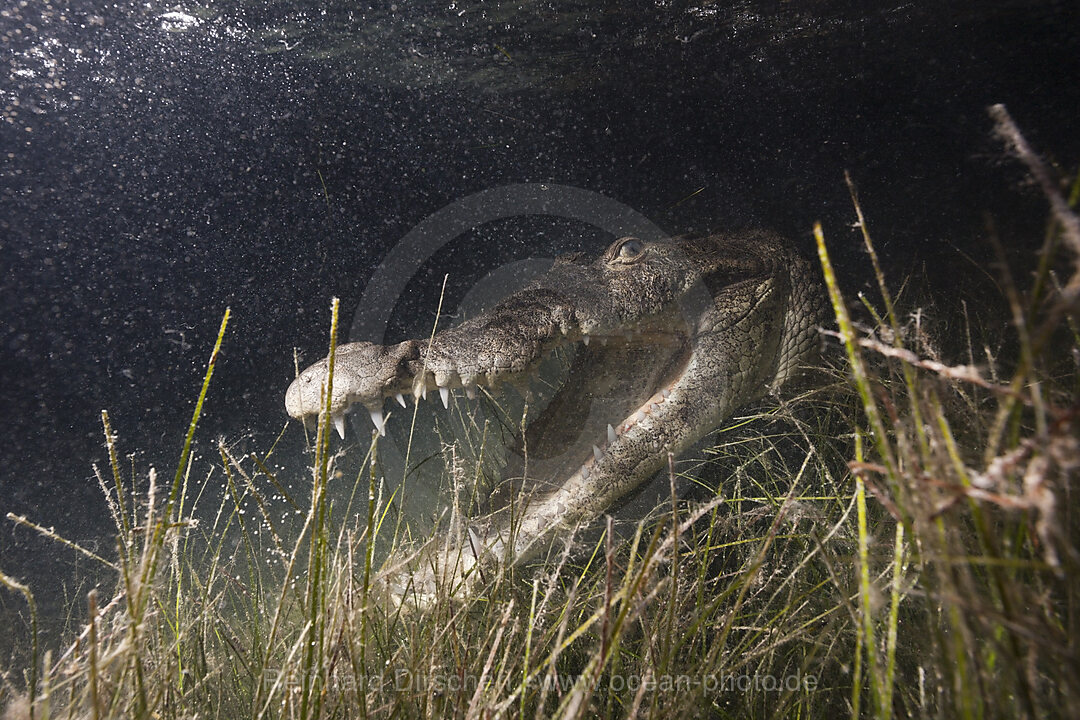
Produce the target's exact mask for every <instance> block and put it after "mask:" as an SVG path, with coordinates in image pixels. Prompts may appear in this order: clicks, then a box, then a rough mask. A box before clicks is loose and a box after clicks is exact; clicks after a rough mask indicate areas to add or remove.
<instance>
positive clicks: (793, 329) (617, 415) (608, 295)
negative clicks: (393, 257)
mask: <svg viewBox="0 0 1080 720" xmlns="http://www.w3.org/2000/svg"><path fill="white" fill-rule="evenodd" d="M824 297H825V296H824V292H823V288H822V286H821V282H820V280H819V276H818V274H817V273H816V272H815V271H814V270H813V268H812V266H811V265H810V263H809V262H808V261H807V260H806V259H805V258H803V257H802V256H801V255H799V254H798V253H797V252H795V251H794V250H793V249H792V248H791V246H790V244H789V243H787V242H786V241H784V240H783V239H782V238H781V237H780V236H778V235H776V234H774V233H771V232H768V231H763V230H754V231H746V232H736V233H724V234H713V235H703V236H689V235H688V236H678V237H674V238H668V239H665V240H659V241H643V240H640V239H637V238H633V237H625V238H621V239H619V240H617V241H615V242H614V243H613V244H612V245H611V246H610V247H608V248H607V250H606V251H605V252H604V253H603V254H602V255H600V256H599V257H597V258H595V259H593V260H589V259H588V258H586V256H585V255H584V254H582V253H577V254H574V255H571V256H566V257H562V258H559V259H557V260H556V261H555V263H554V264H553V266H552V267H551V269H550V270H549V271H548V272H547V273H545V274H543V275H541V276H540V277H539V278H537V279H536V280H535V281H533V282H532V283H531V284H529V285H528V286H526V287H524V288H522V289H521V290H520V291H518V292H516V293H514V294H512V295H510V296H508V297H506V298H505V299H503V300H502V301H501V302H499V303H498V304H496V305H495V306H494V307H492V308H491V309H490V310H489V311H486V312H483V313H480V314H478V315H477V316H475V317H472V318H470V319H468V320H466V321H464V322H462V323H461V324H459V325H457V326H454V327H450V328H447V329H445V330H441V331H439V332H438V333H436V334H434V335H433V336H431V337H430V338H427V339H420V340H406V341H404V342H400V343H397V344H392V345H378V344H374V343H369V342H355V343H349V344H344V345H341V346H339V347H338V348H337V352H336V355H335V365H334V374H333V383H332V392H331V397H330V399H329V411H330V414H331V417H332V421H333V424H334V426H335V427H336V429H337V431H338V433H339V434H340V435H341V436H342V438H344V435H345V421H344V413H345V411H346V410H347V409H348V408H349V407H350V406H351V405H353V404H356V403H359V404H362V405H364V406H365V408H366V409H367V410H368V412H369V414H370V417H371V419H372V422H373V423H374V426H375V429H376V430H377V431H378V432H379V433H380V434H384V433H385V431H386V422H387V418H386V416H385V415H384V414H383V409H384V403H385V402H387V401H388V400H389V399H391V398H393V399H395V400H396V401H397V402H398V403H399V404H401V405H402V406H405V405H406V401H405V398H406V396H412V397H413V398H415V399H416V401H417V402H419V401H420V400H421V399H422V398H425V397H426V396H427V394H428V392H437V393H439V396H440V398H441V401H442V403H443V405H444V406H445V405H447V404H448V403H449V399H450V397H451V391H452V390H453V389H463V390H464V393H465V395H466V396H467V397H468V398H470V399H472V398H475V397H476V395H477V391H478V388H481V387H484V388H486V389H487V390H488V392H491V390H492V389H494V388H497V387H499V386H501V385H503V384H505V383H507V382H510V383H518V384H519V386H520V383H521V381H522V378H528V377H530V376H531V375H532V374H535V373H536V372H537V369H538V367H539V366H540V364H541V362H542V361H543V360H544V359H545V358H546V357H548V356H550V355H551V354H552V353H556V352H569V353H571V354H572V357H573V359H572V361H571V362H570V368H569V372H568V374H567V379H566V382H565V384H564V385H563V386H562V387H561V389H560V390H559V392H558V393H557V394H556V395H555V396H554V397H553V398H552V399H551V401H550V402H549V404H548V406H547V408H546V409H545V410H544V412H543V413H542V414H540V416H539V417H538V418H536V419H535V420H534V421H533V422H532V423H531V424H530V425H529V427H528V429H527V430H526V432H525V434H524V436H523V437H522V438H521V443H522V445H523V446H525V448H526V450H527V452H526V453H525V454H526V455H527V456H528V457H529V458H530V459H529V460H528V465H527V466H525V472H524V477H520V476H519V477H517V478H512V479H513V480H516V485H513V487H514V488H515V489H514V491H513V492H512V493H511V495H512V496H513V497H514V498H515V500H514V502H511V503H510V504H509V507H507V508H503V509H501V510H500V509H498V508H496V509H494V510H493V511H492V512H491V513H490V514H481V515H480V516H479V517H476V518H473V519H471V520H469V527H468V528H467V530H468V534H467V535H464V534H461V535H460V536H461V537H462V538H463V539H462V540H461V541H460V546H459V547H458V548H457V554H456V556H455V557H454V559H453V562H452V563H451V560H450V559H449V558H448V557H444V558H443V560H444V561H445V562H446V563H448V564H453V565H454V566H455V568H456V569H455V571H454V572H455V573H456V575H455V576H454V578H455V583H456V585H455V587H458V588H465V592H469V588H471V587H473V585H474V584H475V582H476V577H477V576H480V575H482V574H483V573H482V572H481V573H472V572H471V571H472V569H473V568H474V567H475V566H477V565H480V566H481V570H482V568H483V563H485V562H505V563H508V564H517V563H522V562H525V561H526V560H528V559H530V558H533V557H535V555H536V554H537V553H538V552H539V551H540V550H541V549H542V548H544V547H545V546H546V545H547V544H548V543H549V541H550V540H551V539H552V538H553V537H556V536H558V535H561V534H568V533H569V532H570V531H572V530H573V529H574V528H576V527H579V526H581V525H583V524H586V523H589V522H590V521H592V520H595V519H597V518H599V517H600V516H602V515H603V514H605V513H606V512H608V511H610V509H611V508H612V507H613V506H615V505H616V504H617V503H618V502H619V501H620V500H622V499H623V498H625V497H627V496H628V495H629V494H630V493H631V492H632V491H633V490H634V489H635V488H637V487H639V486H641V485H642V484H643V483H644V482H645V481H647V480H648V479H650V478H652V477H653V476H655V475H656V474H657V473H658V472H660V471H661V470H662V469H663V468H664V467H665V466H666V465H667V463H668V457H669V454H672V455H675V456H677V455H678V454H679V453H681V452H683V451H685V450H687V449H688V448H689V447H691V446H692V445H693V444H694V443H696V442H697V441H699V440H700V439H701V438H702V437H704V436H705V435H706V434H707V433H708V432H709V431H711V430H713V429H715V428H716V427H717V426H718V425H719V424H720V423H721V422H722V421H723V420H725V419H726V418H728V417H729V416H730V415H731V414H732V413H733V412H734V411H736V410H738V409H739V408H740V407H744V406H746V405H748V404H750V403H752V402H753V401H755V400H758V399H760V398H761V397H763V396H764V395H766V394H768V393H770V392H775V391H778V390H779V389H780V388H781V386H783V385H784V384H785V383H787V382H788V381H789V380H791V379H792V378H795V377H796V376H798V375H799V374H800V371H801V370H802V369H803V368H805V367H807V366H808V365H810V364H812V362H813V359H814V355H815V353H816V351H817V348H818V345H819V343H818V341H817V339H816V338H817V325H818V323H819V322H820V321H821V317H822V313H823V310H824V307H825V303H824ZM328 369H329V366H328V358H324V359H323V360H321V361H319V362H317V363H315V364H314V365H312V366H311V367H309V368H307V369H306V370H304V371H303V372H301V373H300V374H299V375H298V376H297V377H296V379H295V380H294V381H293V383H292V384H291V386H290V387H289V389H288V391H287V393H286V396H285V407H286V410H287V411H288V413H289V415H290V416H292V417H294V418H298V419H307V418H311V417H314V416H317V415H318V413H319V412H320V408H321V406H322V401H323V395H324V394H325V393H324V388H325V385H326V381H327V375H328ZM510 474H513V473H510ZM519 475H520V473H519ZM447 547H448V548H449V545H448V546H447ZM447 551H448V552H450V550H447ZM427 565H428V566H431V565H432V563H431V562H427ZM458 581H460V582H458ZM410 582H411V583H413V585H412V591H413V592H414V593H415V592H417V590H416V586H417V585H418V584H419V585H422V586H424V587H425V588H426V590H425V591H433V590H434V578H433V577H432V576H431V573H430V572H429V577H427V578H426V579H425V580H424V581H423V582H421V581H417V580H415V578H414V579H413V580H411V581H410ZM401 592H402V591H401V588H400V587H399V588H398V593H397V594H396V595H395V598H397V599H399V600H400V597H401Z"/></svg>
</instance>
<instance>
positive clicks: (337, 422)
mask: <svg viewBox="0 0 1080 720" xmlns="http://www.w3.org/2000/svg"><path fill="white" fill-rule="evenodd" d="M330 419H331V420H332V421H333V423H334V429H335V430H337V434H338V435H339V436H340V437H341V439H342V440H344V439H345V413H344V412H336V413H334V414H333V415H331V416H330Z"/></svg>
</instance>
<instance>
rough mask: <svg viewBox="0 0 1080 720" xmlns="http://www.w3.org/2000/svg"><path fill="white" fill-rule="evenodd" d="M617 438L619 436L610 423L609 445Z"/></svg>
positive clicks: (608, 432) (608, 429) (608, 428)
mask: <svg viewBox="0 0 1080 720" xmlns="http://www.w3.org/2000/svg"><path fill="white" fill-rule="evenodd" d="M617 437H618V435H616V434H615V428H613V427H611V424H610V423H609V424H608V426H607V441H608V445H610V444H611V443H613V442H615V438H617Z"/></svg>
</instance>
